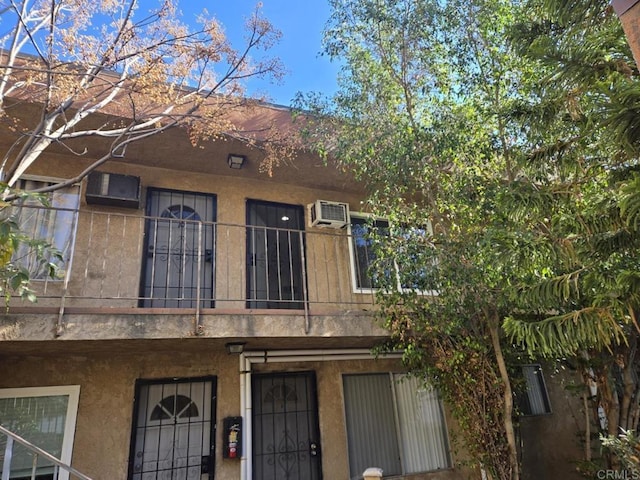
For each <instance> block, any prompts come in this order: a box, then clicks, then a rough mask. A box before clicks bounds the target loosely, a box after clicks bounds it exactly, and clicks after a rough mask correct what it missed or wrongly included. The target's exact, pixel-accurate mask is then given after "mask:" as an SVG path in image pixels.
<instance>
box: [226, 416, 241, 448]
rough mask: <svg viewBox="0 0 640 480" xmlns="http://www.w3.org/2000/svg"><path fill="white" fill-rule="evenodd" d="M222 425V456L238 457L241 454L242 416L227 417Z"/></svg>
mask: <svg viewBox="0 0 640 480" xmlns="http://www.w3.org/2000/svg"><path fill="white" fill-rule="evenodd" d="M223 426H224V437H223V441H224V445H223V446H224V450H223V451H222V452H223V453H222V455H223V457H224V458H240V457H241V456H242V417H227V418H225V419H224V421H223Z"/></svg>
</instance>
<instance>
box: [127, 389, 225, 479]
mask: <svg viewBox="0 0 640 480" xmlns="http://www.w3.org/2000/svg"><path fill="white" fill-rule="evenodd" d="M215 403H216V378H215V377H207V378H198V379H179V380H167V381H139V382H138V384H137V385H136V403H135V416H134V425H133V438H132V442H131V453H130V458H129V475H128V479H129V480H212V479H213V471H214V463H213V459H214V457H213V454H214V451H215V445H214V443H215V435H214V425H215V424H216V419H215V411H216V405H215Z"/></svg>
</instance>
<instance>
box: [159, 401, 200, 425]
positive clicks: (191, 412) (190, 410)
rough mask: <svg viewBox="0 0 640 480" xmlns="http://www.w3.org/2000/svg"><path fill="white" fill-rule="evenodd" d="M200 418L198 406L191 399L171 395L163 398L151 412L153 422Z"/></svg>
mask: <svg viewBox="0 0 640 480" xmlns="http://www.w3.org/2000/svg"><path fill="white" fill-rule="evenodd" d="M197 416H198V406H197V405H196V404H195V403H194V402H193V400H191V399H190V398H189V397H186V396H184V395H171V396H170V397H165V398H163V399H162V400H161V401H160V402H159V403H158V404H157V405H156V406H155V408H154V409H153V411H152V412H151V420H170V419H172V418H191V417H197Z"/></svg>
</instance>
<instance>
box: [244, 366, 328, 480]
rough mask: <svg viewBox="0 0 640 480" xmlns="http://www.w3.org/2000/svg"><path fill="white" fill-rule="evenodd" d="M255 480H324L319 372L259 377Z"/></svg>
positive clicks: (255, 380) (254, 387)
mask: <svg viewBox="0 0 640 480" xmlns="http://www.w3.org/2000/svg"><path fill="white" fill-rule="evenodd" d="M251 392H252V412H253V418H252V420H253V421H252V424H253V432H252V441H253V444H252V451H253V458H252V460H253V480H321V479H322V461H321V458H320V453H321V451H320V450H321V449H320V428H319V424H318V405H317V392H316V378H315V373H314V372H295V373H291V372H287V373H265V374H254V375H252V379H251Z"/></svg>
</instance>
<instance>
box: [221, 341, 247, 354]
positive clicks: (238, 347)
mask: <svg viewBox="0 0 640 480" xmlns="http://www.w3.org/2000/svg"><path fill="white" fill-rule="evenodd" d="M244 343H245V342H231V343H226V344H225V348H226V349H227V353H229V354H231V353H242V352H243V351H244Z"/></svg>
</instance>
